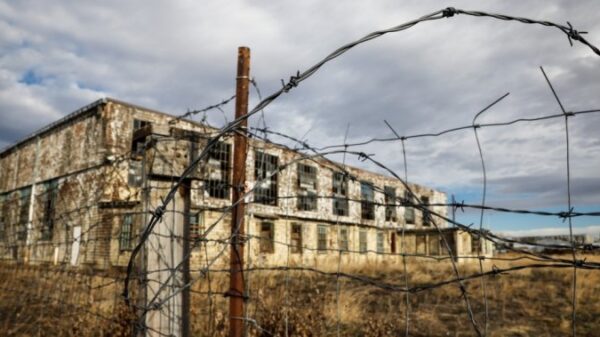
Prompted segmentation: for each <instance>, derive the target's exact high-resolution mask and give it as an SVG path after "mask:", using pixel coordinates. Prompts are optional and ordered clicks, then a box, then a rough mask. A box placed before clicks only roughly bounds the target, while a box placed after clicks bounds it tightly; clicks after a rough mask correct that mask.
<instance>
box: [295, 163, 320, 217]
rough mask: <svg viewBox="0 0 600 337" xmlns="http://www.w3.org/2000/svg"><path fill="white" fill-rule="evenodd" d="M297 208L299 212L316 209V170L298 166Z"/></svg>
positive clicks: (301, 165)
mask: <svg viewBox="0 0 600 337" xmlns="http://www.w3.org/2000/svg"><path fill="white" fill-rule="evenodd" d="M297 188H298V198H297V207H298V210H301V211H314V210H316V209H317V168H316V167H314V166H310V165H304V164H298V186H297Z"/></svg>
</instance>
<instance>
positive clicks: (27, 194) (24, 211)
mask: <svg viewBox="0 0 600 337" xmlns="http://www.w3.org/2000/svg"><path fill="white" fill-rule="evenodd" d="M19 194H20V195H19V197H20V201H19V223H18V225H17V240H20V241H24V240H25V239H27V225H28V223H29V205H30V203H31V187H27V188H24V189H22V190H21V191H20V192H19Z"/></svg>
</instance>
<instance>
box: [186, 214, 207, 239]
mask: <svg viewBox="0 0 600 337" xmlns="http://www.w3.org/2000/svg"><path fill="white" fill-rule="evenodd" d="M189 221H190V240H191V241H196V240H198V239H199V238H200V237H201V236H202V235H203V234H204V213H203V212H193V213H191V214H190V217H189Z"/></svg>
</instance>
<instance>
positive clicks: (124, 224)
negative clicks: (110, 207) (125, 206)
mask: <svg viewBox="0 0 600 337" xmlns="http://www.w3.org/2000/svg"><path fill="white" fill-rule="evenodd" d="M133 246H134V244H133V214H130V213H127V214H123V217H122V219H121V228H120V231H119V251H120V252H124V251H131V250H133Z"/></svg>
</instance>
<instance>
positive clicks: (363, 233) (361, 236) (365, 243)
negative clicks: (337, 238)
mask: <svg viewBox="0 0 600 337" xmlns="http://www.w3.org/2000/svg"><path fill="white" fill-rule="evenodd" d="M368 251H369V236H368V231H367V230H366V229H361V230H359V231H358V252H359V253H360V254H366V253H367V252H368Z"/></svg>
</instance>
